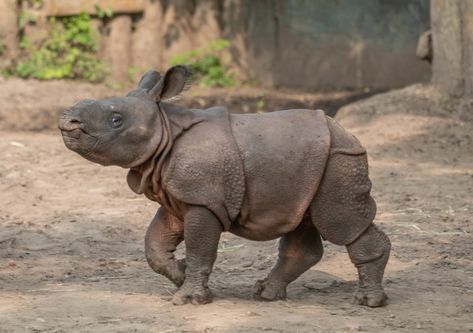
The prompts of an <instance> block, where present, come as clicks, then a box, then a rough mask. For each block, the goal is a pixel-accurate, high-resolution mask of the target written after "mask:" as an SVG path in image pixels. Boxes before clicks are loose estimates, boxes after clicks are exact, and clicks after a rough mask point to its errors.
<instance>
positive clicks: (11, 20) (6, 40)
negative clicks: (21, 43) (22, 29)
mask: <svg viewBox="0 0 473 333" xmlns="http://www.w3.org/2000/svg"><path fill="white" fill-rule="evenodd" d="M18 11H19V8H18V6H17V1H16V0H2V1H0V65H2V66H4V65H6V64H7V63H8V62H9V61H10V60H12V59H13V58H14V57H15V55H16V54H17V52H18Z"/></svg>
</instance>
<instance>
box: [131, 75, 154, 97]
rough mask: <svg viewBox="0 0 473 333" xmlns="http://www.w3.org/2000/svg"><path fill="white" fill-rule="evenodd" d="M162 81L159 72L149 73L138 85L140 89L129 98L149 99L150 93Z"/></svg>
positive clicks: (132, 92) (134, 91) (134, 90)
mask: <svg viewBox="0 0 473 333" xmlns="http://www.w3.org/2000/svg"><path fill="white" fill-rule="evenodd" d="M160 79H161V74H159V72H157V71H147V72H146V73H145V74H144V75H143V76H142V77H141V80H140V82H139V83H138V88H136V89H133V90H132V91H130V92H129V93H128V94H127V96H134V97H146V98H149V95H148V93H149V91H150V90H151V88H153V87H154V86H155V85H156V84H157V83H158V82H159V80H160Z"/></svg>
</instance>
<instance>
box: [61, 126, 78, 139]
mask: <svg viewBox="0 0 473 333" xmlns="http://www.w3.org/2000/svg"><path fill="white" fill-rule="evenodd" d="M61 134H62V136H63V137H67V138H71V139H76V140H78V139H80V137H81V134H82V130H81V129H80V128H76V129H73V130H61Z"/></svg>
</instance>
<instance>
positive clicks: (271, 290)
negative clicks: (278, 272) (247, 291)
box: [255, 279, 286, 301]
mask: <svg viewBox="0 0 473 333" xmlns="http://www.w3.org/2000/svg"><path fill="white" fill-rule="evenodd" d="M255 297H256V298H257V299H259V300H262V301H276V300H279V299H286V286H285V285H284V284H281V283H275V282H273V281H272V280H269V279H264V280H258V281H257V282H256V285H255Z"/></svg>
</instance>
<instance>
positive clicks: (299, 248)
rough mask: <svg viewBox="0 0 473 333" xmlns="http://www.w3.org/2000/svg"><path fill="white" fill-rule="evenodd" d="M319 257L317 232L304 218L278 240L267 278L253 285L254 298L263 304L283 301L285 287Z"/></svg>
mask: <svg viewBox="0 0 473 333" xmlns="http://www.w3.org/2000/svg"><path fill="white" fill-rule="evenodd" d="M322 254H323V246H322V241H321V239H320V235H319V232H318V231H317V229H315V227H314V225H313V223H312V222H311V220H310V219H309V218H305V219H304V220H303V221H302V222H301V224H300V225H299V226H298V227H297V228H296V229H295V230H294V231H292V232H290V233H288V234H286V235H284V236H283V237H282V238H281V240H280V241H279V257H278V261H277V263H276V265H275V266H274V268H273V269H272V270H271V272H270V273H269V275H268V276H267V277H266V278H265V279H264V280H259V281H258V282H257V283H256V287H255V288H256V291H255V296H256V297H257V298H258V299H260V300H264V301H273V300H277V299H284V298H286V287H287V285H288V284H289V283H291V282H292V281H294V280H296V279H297V278H298V277H299V276H300V275H301V274H302V273H304V272H305V271H306V270H308V269H309V268H310V267H312V266H313V265H315V264H316V263H317V262H318V261H319V260H320V259H321V258H322Z"/></svg>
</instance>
